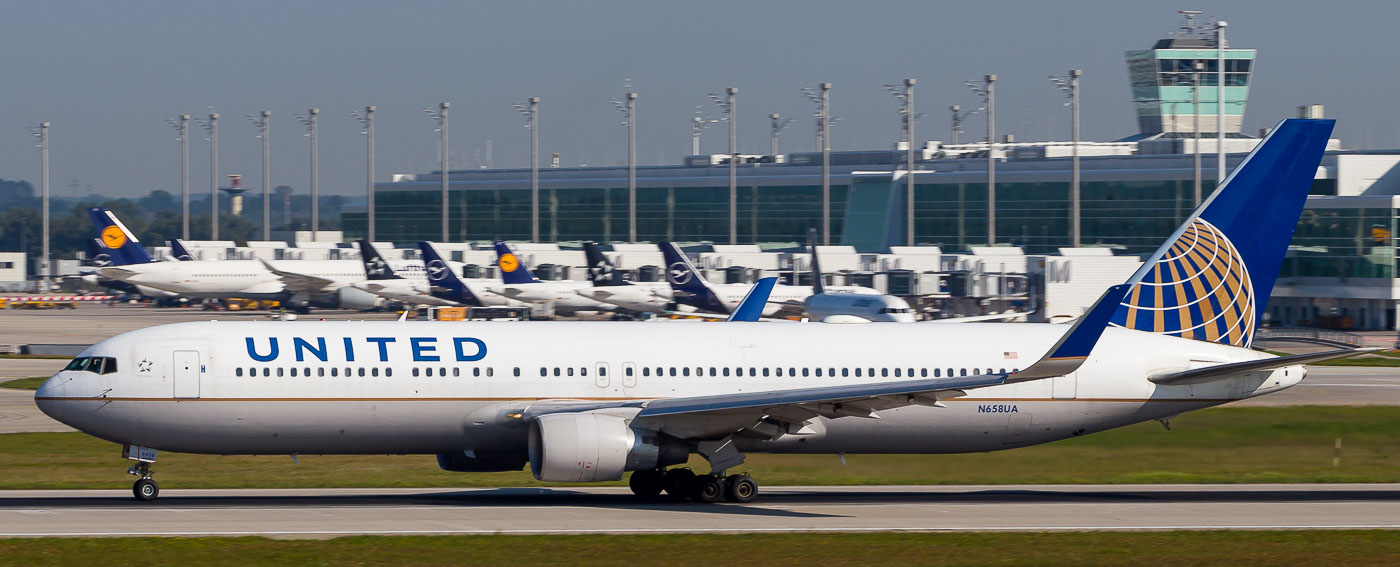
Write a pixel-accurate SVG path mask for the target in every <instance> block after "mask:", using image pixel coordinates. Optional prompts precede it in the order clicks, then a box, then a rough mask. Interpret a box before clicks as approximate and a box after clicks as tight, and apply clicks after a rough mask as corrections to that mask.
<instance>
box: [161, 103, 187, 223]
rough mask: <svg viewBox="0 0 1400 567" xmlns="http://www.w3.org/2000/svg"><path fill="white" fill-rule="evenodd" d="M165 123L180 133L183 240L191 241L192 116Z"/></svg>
mask: <svg viewBox="0 0 1400 567" xmlns="http://www.w3.org/2000/svg"><path fill="white" fill-rule="evenodd" d="M165 123H166V124H169V125H170V127H172V128H174V129H175V131H176V132H179V133H180V134H179V136H180V137H179V138H176V139H177V140H179V141H180V219H181V228H182V230H181V232H180V235H181V238H184V239H185V240H189V239H190V115H188V114H181V115H180V117H179V118H167V119H165Z"/></svg>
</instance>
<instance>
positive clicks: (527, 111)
mask: <svg viewBox="0 0 1400 567" xmlns="http://www.w3.org/2000/svg"><path fill="white" fill-rule="evenodd" d="M514 106H515V111H516V112H519V113H520V114H521V115H523V116H525V119H526V123H525V128H527V129H529V130H530V242H539V241H540V125H539V117H540V97H537V96H532V97H530V105H529V106H528V107H527V106H525V105H523V104H519V103H517V104H515V105H514Z"/></svg>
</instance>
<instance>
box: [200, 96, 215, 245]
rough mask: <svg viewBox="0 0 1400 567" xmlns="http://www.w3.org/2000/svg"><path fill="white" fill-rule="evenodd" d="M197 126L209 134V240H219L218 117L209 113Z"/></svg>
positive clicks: (213, 113)
mask: <svg viewBox="0 0 1400 567" xmlns="http://www.w3.org/2000/svg"><path fill="white" fill-rule="evenodd" d="M199 125H200V126H203V127H204V131H206V132H208V133H209V138H208V140H209V234H210V236H209V239H210V240H218V239H219V115H218V113H215V112H210V113H209V119H208V120H203V119H201V120H199Z"/></svg>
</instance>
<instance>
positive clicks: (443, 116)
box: [423, 101, 467, 242]
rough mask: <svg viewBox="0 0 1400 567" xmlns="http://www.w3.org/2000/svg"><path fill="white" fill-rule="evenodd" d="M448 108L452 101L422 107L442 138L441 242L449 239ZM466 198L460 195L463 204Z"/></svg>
mask: <svg viewBox="0 0 1400 567" xmlns="http://www.w3.org/2000/svg"><path fill="white" fill-rule="evenodd" d="M450 108H452V103H449V102H446V101H444V102H440V103H438V107H437V110H433V108H432V107H427V108H424V109H423V112H424V113H427V115H428V116H429V117H431V118H432V119H433V120H435V121H437V125H438V129H437V131H438V133H439V134H441V135H442V139H441V140H440V141H439V142H438V143H439V144H440V145H441V146H442V156H441V157H442V176H441V177H442V241H443V242H448V241H449V240H448V238H447V233H448V231H447V220H448V216H447V209H448V201H447V181H448V180H447V177H448V176H447V167H448V159H447V154H448V149H447V148H448V146H447V140H448V138H447V125H448V124H447V111H448V109H450ZM466 198H467V197H466V195H463V196H462V202H463V203H464V204H465V203H466ZM462 222H464V223H465V222H466V219H465V218H464V219H462Z"/></svg>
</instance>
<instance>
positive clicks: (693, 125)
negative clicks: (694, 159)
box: [690, 104, 719, 156]
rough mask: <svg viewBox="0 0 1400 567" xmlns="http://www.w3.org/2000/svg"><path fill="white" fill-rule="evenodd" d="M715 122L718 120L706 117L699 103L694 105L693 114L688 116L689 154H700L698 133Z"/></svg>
mask: <svg viewBox="0 0 1400 567" xmlns="http://www.w3.org/2000/svg"><path fill="white" fill-rule="evenodd" d="M715 122H719V121H718V120H709V119H706V118H705V116H704V114H703V113H701V112H700V105H698V104H697V105H695V114H694V115H692V116H691V117H690V155H693V156H694V155H700V133H701V132H704V131H705V129H706V128H709V127H710V125H711V124H714V123H715Z"/></svg>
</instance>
